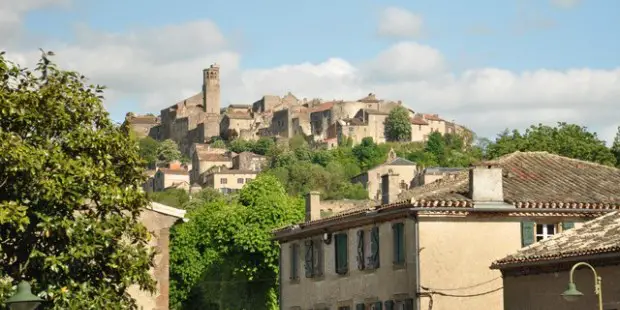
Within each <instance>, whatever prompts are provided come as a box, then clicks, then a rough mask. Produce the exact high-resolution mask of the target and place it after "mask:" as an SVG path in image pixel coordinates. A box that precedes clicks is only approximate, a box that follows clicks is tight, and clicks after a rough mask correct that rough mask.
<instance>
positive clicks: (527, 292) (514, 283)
mask: <svg viewBox="0 0 620 310" xmlns="http://www.w3.org/2000/svg"><path fill="white" fill-rule="evenodd" d="M537 233H539V232H537ZM579 262H586V263H589V264H590V265H592V266H593V267H594V268H595V269H596V272H597V274H598V276H600V277H601V280H602V285H601V286H602V293H603V308H604V309H605V310H612V309H620V282H618V279H620V213H618V212H617V211H616V212H613V213H610V214H607V215H604V216H602V217H599V218H597V219H594V220H592V221H590V222H587V223H585V224H583V226H581V227H580V228H576V229H569V230H568V231H566V232H563V233H561V234H558V235H555V236H553V237H550V238H547V239H545V240H542V241H540V242H538V243H534V244H532V245H530V246H528V247H525V248H522V249H520V250H518V251H517V252H516V253H513V254H511V255H508V256H506V257H504V258H502V259H500V260H497V261H495V262H494V263H493V265H492V266H491V268H492V269H497V270H501V272H502V279H503V284H504V285H503V287H504V309H505V310H513V309H514V310H519V309H532V310H538V309H540V310H543V309H567V310H571V309H574V310H581V309H597V308H596V306H597V305H598V299H597V296H596V295H595V294H594V281H593V280H594V274H593V272H592V270H590V269H588V268H579V269H576V271H575V273H574V279H573V283H575V285H576V287H577V289H578V290H579V291H581V292H582V293H583V294H584V295H583V296H582V297H581V298H579V299H578V300H576V301H574V302H567V301H566V300H564V298H563V297H561V296H560V294H561V293H562V292H564V290H566V289H567V286H568V283H569V281H570V270H571V268H572V267H573V266H574V265H575V264H576V263H579Z"/></svg>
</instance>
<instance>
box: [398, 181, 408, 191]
mask: <svg viewBox="0 0 620 310" xmlns="http://www.w3.org/2000/svg"><path fill="white" fill-rule="evenodd" d="M408 187H409V186H407V183H405V180H401V181H400V189H403V190H406V189H407V188H408Z"/></svg>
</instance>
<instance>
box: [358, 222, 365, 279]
mask: <svg viewBox="0 0 620 310" xmlns="http://www.w3.org/2000/svg"><path fill="white" fill-rule="evenodd" d="M364 265H365V264H364V230H363V229H360V230H358V231H357V269H359V270H364Z"/></svg>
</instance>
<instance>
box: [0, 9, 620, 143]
mask: <svg viewBox="0 0 620 310" xmlns="http://www.w3.org/2000/svg"><path fill="white" fill-rule="evenodd" d="M24 1H25V2H30V3H38V4H47V5H38V6H37V5H32V6H31V8H29V9H27V10H24V9H22V10H17V9H15V10H14V11H19V14H20V17H21V23H20V24H19V27H21V29H23V30H26V31H25V32H24V33H23V34H21V41H20V40H19V38H18V40H17V41H15V42H17V43H15V44H14V45H13V46H10V47H12V48H13V49H14V52H15V51H16V52H18V53H24V54H26V53H28V52H26V51H25V50H26V47H29V48H32V47H35V46H36V47H39V46H38V45H36V44H38V43H39V44H41V45H43V46H44V47H48V46H49V48H54V50H60V51H62V50H63V49H64V48H66V49H67V50H70V51H74V50H75V49H77V48H78V47H80V50H87V51H96V49H95V48H94V47H93V46H94V45H95V44H96V42H88V44H90V45H89V46H90V48H91V49H82V46H86V45H87V44H86V43H85V42H84V41H85V40H84V38H83V37H80V36H77V35H76V33H79V30H80V29H81V30H84V29H88V31H89V32H88V33H93V35H92V37H93V39H92V41H97V40H99V38H103V39H101V40H102V41H106V40H108V39H109V40H112V39H110V37H114V38H121V37H124V38H125V39H126V40H125V41H122V40H120V39H119V40H120V41H119V42H126V41H127V40H129V39H127V38H133V39H132V40H134V39H135V38H134V37H135V36H146V35H145V33H148V34H149V35H150V36H153V38H142V39H144V40H151V41H148V42H155V40H157V38H154V37H156V36H157V33H158V32H157V31H159V30H158V29H162V27H172V26H175V25H184V24H187V23H190V22H194V21H210V22H212V23H214V24H215V25H216V28H217V29H218V31H219V34H218V35H221V36H222V37H223V38H224V39H223V40H225V42H224V43H222V45H221V46H219V45H218V46H217V47H214V48H213V49H211V48H209V47H206V46H204V44H203V45H199V46H197V47H195V46H193V45H191V42H190V44H185V45H184V46H173V45H174V44H168V45H167V44H165V43H163V42H160V41H161V40H169V41H170V42H175V41H172V40H171V39H169V38H168V37H165V35H162V38H160V39H161V40H160V41H158V42H157V44H155V43H153V45H152V48H149V50H148V51H142V52H141V53H136V54H139V55H142V54H144V53H150V54H149V55H151V54H152V55H157V53H159V51H161V52H162V53H164V50H166V51H168V50H177V52H176V54H175V52H170V53H172V54H169V55H178V59H175V60H170V59H167V58H166V59H163V58H162V59H157V60H153V62H152V64H153V65H159V64H161V65H162V66H165V65H172V66H174V65H178V64H179V63H181V62H183V64H186V65H187V64H189V63H199V61H202V63H204V65H203V67H205V66H207V65H208V64H209V63H208V61H209V60H211V59H213V61H218V62H222V60H219V59H217V58H223V59H229V58H230V59H232V58H234V59H236V60H230V63H231V64H230V65H228V67H229V68H231V69H230V73H229V74H227V75H226V76H227V78H225V80H226V79H228V80H227V81H228V84H227V85H231V86H230V87H229V89H228V90H226V86H225V85H224V86H223V88H224V90H223V92H224V93H223V95H224V101H225V102H228V103H230V102H238V101H247V100H250V99H251V98H256V97H257V96H258V95H260V94H266V93H268V92H280V93H276V94H281V92H283V90H284V89H285V88H286V89H289V90H291V91H293V92H294V93H296V94H302V95H303V96H323V95H322V94H311V93H313V92H323V89H325V91H324V92H325V93H326V95H325V96H329V95H333V96H351V97H353V96H356V95H359V94H361V93H364V92H365V93H367V92H371V91H372V92H379V91H383V93H379V95H380V97H390V98H389V99H395V100H397V99H402V100H403V101H404V102H405V103H407V104H409V105H410V106H412V107H414V109H415V108H416V107H419V108H417V109H423V110H425V112H435V109H436V110H437V112H439V113H442V114H447V115H449V116H450V117H452V118H454V119H456V120H457V122H458V121H460V119H463V121H462V122H469V123H471V124H466V125H469V126H470V127H473V128H474V129H476V128H479V129H480V131H482V132H484V133H485V134H487V135H491V134H492V133H493V132H497V131H499V130H501V129H503V128H501V126H502V125H503V126H514V127H524V126H527V125H528V124H532V123H537V122H539V121H542V122H552V121H553V120H554V116H557V117H559V118H563V119H557V121H561V120H565V119H568V120H569V121H575V122H580V123H583V124H584V125H588V126H590V127H592V128H595V129H596V130H598V131H602V132H605V134H603V135H606V137H609V135H610V134H611V132H612V131H614V132H615V130H613V129H614V127H615V126H618V125H620V124H619V121H618V119H620V112H618V111H620V106H618V105H619V104H620V103H619V102H620V101H616V102H615V103H610V102H609V101H610V98H611V99H620V95H619V94H618V91H615V90H614V87H616V86H617V85H620V82H618V80H617V78H618V76H619V75H620V74H619V73H618V70H620V69H618V68H620V40H618V39H617V36H618V32H619V31H620V1H614V0H582V1H579V0H537V1H535V0H504V1H491V0H470V1H446V0H434V1H431V0H419V1H370V0H358V1H352V0H340V1H329V2H328V1H305V0H302V1H281V0H266V1H234V0H228V1H223V0H221V1H204V0H203V1H195V0H180V1H175V2H171V1H163V0H152V1H146V0H136V1H118V0H108V1H92V0H82V1H80V0H24ZM63 2H64V3H63ZM67 3H68V5H66V4H67ZM63 4H64V5H63ZM387 8H396V9H398V10H400V11H402V12H408V14H411V15H412V16H417V17H418V18H419V20H420V25H419V27H418V28H417V30H416V31H415V32H416V33H415V34H413V33H410V34H408V35H400V36H399V35H394V33H392V35H389V34H387V35H386V33H381V31H379V30H378V29H380V27H381V24H382V23H385V22H386V21H385V18H386V16H387V15H382V14H384V13H385V11H386V9H387ZM9 9H10V8H9ZM0 11H1V8H0ZM0 16H1V15H0ZM388 22H389V21H388ZM397 24H398V23H397ZM398 25H400V24H398ZM188 29H189V28H188ZM147 30H151V31H150V32H148V31H147ZM194 30H195V29H194ZM188 31H189V30H188ZM1 33H2V32H0V34H1ZM132 35H133V36H134V37H132ZM168 35H169V34H168ZM203 35H204V36H209V33H206V32H205V33H204V34H203ZM177 36H179V35H177ZM26 38H28V40H26ZM33 38H34V39H33ZM136 40H137V39H135V40H134V41H136ZM192 40H196V39H195V38H194V39H192ZM205 40H207V39H205ZM134 41H132V42H134ZM207 41H208V40H207ZM106 42H107V41H106ZM145 42H147V41H145ZM179 42H185V41H179ZM403 42H405V43H407V44H415V45H416V46H417V48H416V47H415V46H409V49H404V48H403V49H400V50H399V52H401V54H398V53H396V52H394V54H390V55H392V56H389V57H388V58H390V57H391V58H395V59H391V60H392V62H384V64H385V65H384V67H383V69H377V67H376V66H379V65H378V61H376V60H377V59H378V57H379V56H378V55H381V53H382V52H385V51H387V50H390V48H392V47H395V46H396V45H398V44H399V43H403ZM117 43H118V42H117ZM177 43H178V42H177ZM403 44H404V43H403ZM401 45H402V44H401ZM119 46H121V45H119V44H116V45H114V47H115V48H114V49H113V50H118V49H119ZM149 46H151V45H149ZM420 46H423V47H428V48H430V49H432V50H433V51H435V52H436V54H437V55H439V56H437V57H440V59H441V60H437V61H438V62H441V64H440V65H437V68H439V69H437V70H434V69H433V70H431V69H428V68H422V67H424V66H426V65H427V64H428V63H430V62H431V61H428V62H427V61H426V60H425V58H422V56H424V55H426V56H429V54H428V53H426V54H419V55H421V56H419V57H418V56H417V55H418V54H417V53H418V52H421V50H420V48H419V47H420ZM142 48H143V49H146V47H144V46H142ZM184 49H187V50H192V49H195V52H196V53H195V55H194V54H192V55H191V57H193V58H192V60H190V59H189V57H190V56H188V55H186V54H178V50H184ZM200 49H204V53H202V56H199V55H198V54H200V53H201V50H200ZM190 52H192V51H190ZM125 53H129V52H125ZM166 53H168V52H166ZM223 53H228V54H226V55H229V58H226V56H222V55H223ZM67 54H69V52H67ZM71 55H73V54H71ZM167 55H168V54H167ZM207 55H209V56H207ZM211 55H215V56H211ZM232 55H236V56H235V57H237V58H238V59H237V58H235V57H233V56H232ZM394 55H397V56H394ZM118 57H120V56H118ZM152 57H153V58H155V57H157V56H152ZM182 57H187V58H188V59H185V58H183V59H181V58H182ZM201 57H203V58H201ZM407 57H409V58H411V59H410V60H408V62H407V63H406V64H405V63H398V62H394V61H397V60H398V59H400V58H402V59H405V58H407ZM72 58H73V59H70V61H69V60H68V61H67V62H68V63H70V66H72V67H76V69H78V70H81V69H82V68H84V69H83V70H81V71H86V73H87V74H89V76H91V77H93V78H95V79H97V78H99V77H101V80H103V81H105V82H106V84H112V85H109V86H110V88H111V90H114V89H115V86H116V85H115V83H116V82H115V81H119V80H120V78H116V75H115V74H117V75H119V76H120V75H123V73H124V71H132V70H134V71H135V70H136V69H132V68H131V63H132V62H135V61H136V60H130V59H129V58H127V59H124V62H126V63H127V67H124V68H120V69H119V71H118V72H116V73H113V72H108V71H109V70H108V71H106V70H102V69H101V68H98V69H97V70H95V68H89V66H87V65H84V64H80V62H79V61H77V60H76V59H75V57H72ZM106 58H109V59H110V61H112V62H113V59H114V58H112V56H106ZM207 58H208V59H207ZM24 59H28V57H24ZM329 59H338V60H342V61H343V62H344V63H338V62H336V63H333V62H332V63H330V62H329ZM142 60H143V59H142ZM142 60H141V61H142ZM223 62H224V63H226V64H227V61H226V60H224V61H223ZM304 63H309V64H310V65H312V66H314V67H312V68H310V69H308V68H306V67H304V68H301V67H295V68H294V69H295V70H293V69H291V68H288V67H287V68H288V69H286V70H284V69H282V66H284V65H289V66H295V65H297V66H299V65H300V64H304ZM412 63H413V64H414V65H415V66H414V67H411V70H412V71H416V70H418V69H419V70H421V71H420V72H423V74H422V73H420V74H418V75H416V76H415V77H412V76H409V75H407V77H406V78H403V75H399V77H398V79H399V80H398V83H396V82H393V81H394V80H395V79H396V77H392V78H391V79H389V81H392V82H389V83H391V84H389V85H388V80H387V79H386V80H382V81H381V82H380V83H379V82H377V83H375V84H370V83H369V82H368V83H367V82H359V83H358V82H356V83H353V82H350V80H351V76H353V75H358V76H362V77H363V76H364V74H370V73H368V72H370V71H367V69H366V68H369V66H370V64H373V65H375V67H373V68H375V69H376V70H384V71H387V70H388V69H389V67H390V66H391V67H395V68H399V67H401V66H402V67H403V68H408V67H406V66H407V65H411V64H412ZM321 64H323V66H321ZM340 65H342V66H344V67H342V68H341V67H339V66H340ZM349 66H350V67H349ZM90 67H92V65H90ZM179 67H180V65H179ZM370 67H372V66H370ZM183 68H185V67H183ZM277 68H280V69H281V70H279V71H278V70H276V69H277ZM485 68H493V69H497V70H503V71H501V72H496V71H497V70H496V71H483V70H484V69H485ZM200 69H202V68H200V67H196V68H195V71H193V70H187V71H188V72H187V73H186V75H187V78H185V77H183V78H182V80H183V82H181V81H180V80H181V78H175V80H179V82H178V85H177V84H174V83H172V82H171V83H168V84H166V85H169V84H170V85H172V84H174V86H175V87H176V88H175V89H177V92H176V93H175V91H174V89H172V88H171V89H170V90H167V91H166V93H165V94H163V93H162V94H161V95H158V96H155V95H154V94H153V93H152V92H151V94H150V97H149V95H148V94H147V91H146V90H144V89H143V88H140V87H137V88H136V89H135V90H131V89H123V91H122V92H121V91H118V92H117V94H115V95H114V96H113V97H114V100H113V101H114V102H111V103H110V104H109V105H108V107H109V110H110V112H111V113H112V116H113V117H114V118H115V119H122V117H123V115H124V113H126V112H127V111H128V110H132V111H138V112H146V111H147V110H149V111H153V110H154V111H157V110H159V109H161V108H163V107H164V106H167V105H171V104H173V103H174V102H175V101H176V100H180V99H182V98H183V97H184V96H186V95H188V94H190V93H191V89H193V88H196V86H199V84H200V81H199V74H200ZM306 69H307V70H306ZM336 69H337V70H336ZM575 69H579V70H585V71H583V72H576V73H575V72H572V71H570V70H575ZM110 70H111V69H110ZM223 70H224V69H223ZM287 70H288V71H287ZM303 70H306V71H303ZM317 70H325V72H324V73H320V74H319V73H317V72H318V71H317ZM342 70H345V71H347V74H350V75H351V76H349V75H347V81H349V82H348V83H352V84H346V87H345V86H342V85H344V83H345V82H340V80H337V79H336V78H335V76H338V77H341V76H342V74H340V73H334V72H335V71H338V72H340V71H342ZM373 70H374V69H373ZM376 70H375V71H376ZM472 70H473V71H475V73H476V80H475V83H474V82H471V81H470V79H469V78H467V79H466V78H465V77H466V76H468V75H467V74H466V73H467V72H470V71H472ZM102 71H106V72H105V74H104V73H102ZM302 71H303V72H302ZM349 71H350V72H349ZM375 71H372V72H375ZM431 71H433V72H431ZM435 71H437V72H441V78H438V77H437V74H436V73H437V72H435ZM132 72H133V71H132ZM308 72H311V73H312V78H310V77H305V78H301V77H299V76H301V75H302V74H306V75H308V74H310V73H308ZM524 72H527V73H525V75H524ZM133 73H134V74H135V75H136V76H140V74H142V75H152V74H153V73H146V72H145V73H139V72H133ZM259 73H260V74H259ZM431 73H432V74H431ZM529 73H531V74H534V73H537V74H539V75H540V76H538V77H537V78H536V79H535V82H531V81H529V80H528V77H529V75H528V74H529ZM293 74H296V75H295V76H293ZM493 74H496V75H493ZM506 74H511V75H514V77H508V76H506ZM545 74H546V75H545ZM257 76H260V77H262V79H265V78H264V77H265V76H269V77H270V80H269V81H264V80H260V81H259V80H257V79H258V78H257ZM317 76H318V77H317ZM325 76H329V78H321V77H325ZM481 76H482V77H481ZM149 78H152V79H154V77H149ZM450 78H454V79H455V80H458V81H451V82H446V79H450ZM170 79H171V80H172V78H170ZM317 79H318V80H320V79H325V80H328V81H329V83H327V82H326V84H325V85H323V84H320V85H319V84H317V83H319V82H317ZM403 79H404V80H403ZM524 80H527V81H524ZM190 81H191V82H190ZM248 81H249V82H248ZM289 81H295V82H289ZM464 81H465V82H464ZM489 81H492V83H489ZM119 83H120V82H119ZM149 83H157V81H156V80H153V81H150V82H149ZM278 83H280V84H286V85H285V86H282V87H280V88H278ZM446 83H449V86H450V87H448V86H445V85H447V84H446ZM480 83H487V84H483V86H476V87H478V88H484V89H488V90H493V89H496V88H497V87H500V86H501V87H508V86H506V85H518V87H517V86H514V87H513V88H514V89H511V90H507V89H504V90H503V91H505V94H506V96H508V95H510V94H516V95H515V100H512V101H511V102H507V103H505V104H504V105H503V106H501V107H499V106H498V105H499V103H498V104H497V105H495V104H494V103H493V102H491V99H492V98H495V97H493V96H492V94H491V95H487V94H485V95H482V94H479V92H480V90H479V89H478V88H475V85H480ZM528 83H530V84H528ZM531 83H534V84H531ZM546 83H547V84H546ZM125 84H126V83H125ZM315 84H316V85H315ZM340 84H342V85H340ZM233 85H234V86H233ZM308 85H311V86H312V87H310V86H308ZM472 85H474V86H472ZM528 85H534V86H535V87H538V88H541V89H543V90H544V89H551V90H553V91H552V92H544V91H542V90H537V91H532V93H531V94H523V93H524V92H528V88H529V86H528ZM575 85H578V87H579V89H580V92H579V93H578V94H575V93H570V92H569V91H567V89H570V88H573V89H574V88H575V87H576V86H575ZM121 86H124V85H119V87H117V88H119V89H120V88H123V87H121ZM534 86H532V87H534ZM321 87H322V88H321ZM407 87H410V89H411V91H410V92H407V91H405V88H407ZM138 88H140V89H138ZM336 88H337V89H336ZM427 89H435V90H436V91H434V92H432V93H431V92H430V91H429V92H428V93H423V94H422V92H424V91H426V90H427ZM442 89H444V90H445V92H447V89H452V90H454V91H455V93H454V95H451V96H447V95H446V94H442V95H443V96H441V98H439V97H438V95H437V93H442V92H444V91H442ZM502 89H503V88H502ZM153 91H157V89H153ZM492 92H497V91H496V90H494V91H492ZM245 93H247V95H240V94H245ZM410 93H415V94H410ZM472 93H476V96H473V97H472V96H471V94H472ZM381 95H383V96H381ZM576 95H579V96H580V97H579V98H582V99H580V100H579V102H577V101H575V102H573V103H571V101H570V100H567V99H571V98H575V97H576ZM496 96H497V97H498V98H499V97H501V96H500V95H496ZM152 97H158V98H166V100H165V102H164V101H162V102H159V101H157V100H154V101H153V100H151V99H148V100H147V99H145V98H152ZM395 97H398V98H395ZM401 97H403V98H401ZM448 97H449V98H448ZM551 97H553V98H551ZM438 98H439V99H438ZM489 98H491V99H489ZM539 98H542V99H541V100H540V101H541V103H540V104H538V105H539V106H536V105H537V103H536V101H537V100H538V99H539ZM588 98H594V99H596V100H594V99H593V100H594V101H593V102H587V101H588V100H589V99H588ZM326 99H331V98H326ZM348 99H355V98H348ZM486 100H488V101H489V102H491V103H489V104H487V105H484V106H482V105H479V104H478V102H477V101H480V102H483V101H486ZM563 100H564V101H566V104H565V105H562V101H563ZM597 100H598V101H597ZM144 101H153V102H157V103H153V104H145V103H144ZM453 101H454V102H453ZM456 101H458V102H459V103H458V104H457V103H455V102H456ZM603 101H606V102H607V103H606V104H604V106H602V107H601V109H600V110H601V111H605V113H604V115H603V116H604V117H603V119H604V120H603V121H601V116H600V115H598V114H596V113H595V112H592V111H590V110H588V108H591V107H592V106H593V105H594V104H602V103H601V102H603ZM542 102H545V103H542ZM246 103H247V102H246ZM545 104H547V105H548V106H545ZM494 106H496V107H497V111H492V112H493V113H492V114H493V115H494V116H493V118H500V119H501V118H502V117H508V118H511V120H510V121H508V122H504V121H497V122H496V123H494V124H490V123H488V122H481V120H484V117H485V115H488V113H481V114H480V113H479V114H477V115H474V112H472V111H478V110H480V109H489V108H491V109H493V107H494ZM616 106H618V107H619V108H618V109H614V107H616ZM526 109H530V110H528V111H529V112H527V111H526ZM500 111H507V112H505V113H508V114H502V113H504V112H500ZM511 111H512V112H511ZM514 111H518V113H522V114H519V116H518V117H517V116H515V112H514ZM526 112H527V113H526ZM614 113H617V114H616V115H615V116H617V117H615V118H614V117H613V116H614ZM541 114H544V117H543V116H540V115H541ZM610 114H611V115H610ZM524 118H525V119H524ZM614 119H615V120H614ZM483 123H484V124H483ZM487 123H488V124H487Z"/></svg>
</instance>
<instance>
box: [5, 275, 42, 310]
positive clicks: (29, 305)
mask: <svg viewBox="0 0 620 310" xmlns="http://www.w3.org/2000/svg"><path fill="white" fill-rule="evenodd" d="M42 303H43V299H41V298H39V296H36V295H34V294H32V291H31V289H30V283H28V281H21V282H19V284H17V292H16V293H15V295H13V296H11V297H10V298H9V299H7V300H6V304H7V306H9V309H11V310H34V309H36V308H37V307H38V306H39V305H41V304H42Z"/></svg>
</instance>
